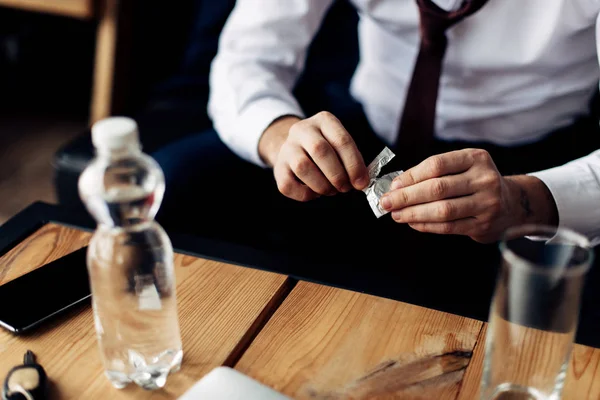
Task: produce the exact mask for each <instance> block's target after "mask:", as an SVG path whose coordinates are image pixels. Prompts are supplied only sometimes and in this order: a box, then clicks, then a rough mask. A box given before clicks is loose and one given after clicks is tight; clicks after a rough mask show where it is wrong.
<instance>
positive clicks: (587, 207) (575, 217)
mask: <svg viewBox="0 0 600 400" xmlns="http://www.w3.org/2000/svg"><path fill="white" fill-rule="evenodd" d="M530 175H532V176H535V177H537V178H539V179H541V180H542V182H544V183H545V184H546V186H547V187H548V189H549V190H550V192H551V193H552V196H553V197H554V201H555V202H556V207H557V209H558V218H559V225H560V226H564V227H567V228H571V229H573V230H575V231H577V232H579V233H582V234H583V235H585V236H587V237H588V238H589V239H590V240H591V241H592V243H593V244H594V245H596V244H599V243H600V150H597V151H595V152H593V153H592V154H590V155H588V156H586V157H583V158H580V159H577V160H575V161H571V162H570V163H568V164H565V165H562V166H560V167H556V168H552V169H548V170H545V171H540V172H536V173H533V174H530Z"/></svg>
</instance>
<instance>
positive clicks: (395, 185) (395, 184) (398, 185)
mask: <svg viewBox="0 0 600 400" xmlns="http://www.w3.org/2000/svg"><path fill="white" fill-rule="evenodd" d="M401 187H402V183H400V181H393V182H392V190H396V189H400V188H401Z"/></svg>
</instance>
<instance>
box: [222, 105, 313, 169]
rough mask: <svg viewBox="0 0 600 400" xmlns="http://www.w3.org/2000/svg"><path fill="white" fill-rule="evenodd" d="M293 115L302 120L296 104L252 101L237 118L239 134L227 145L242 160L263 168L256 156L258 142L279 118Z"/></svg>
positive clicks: (262, 162)
mask: <svg viewBox="0 0 600 400" xmlns="http://www.w3.org/2000/svg"><path fill="white" fill-rule="evenodd" d="M284 115H294V116H297V117H299V118H304V114H303V113H302V110H301V109H300V107H299V106H298V105H297V104H294V103H290V102H286V101H284V100H282V99H279V98H275V97H265V98H262V99H260V100H256V101H253V102H252V103H250V104H249V105H248V106H247V107H245V108H244V110H243V111H242V112H241V113H240V114H239V116H238V124H237V126H238V129H239V132H238V134H237V135H234V137H231V138H230V141H229V143H228V144H229V145H230V146H231V148H232V150H233V151H234V152H236V153H237V154H238V155H239V156H240V157H242V158H243V159H245V160H247V161H250V162H251V163H254V164H256V165H259V166H261V167H263V168H266V167H267V164H265V162H264V161H263V160H262V158H261V157H260V155H259V154H258V142H259V141H260V138H261V136H262V134H263V132H264V131H265V129H267V128H268V127H269V125H271V123H272V122H273V121H275V120H276V119H277V118H279V117H283V116H284Z"/></svg>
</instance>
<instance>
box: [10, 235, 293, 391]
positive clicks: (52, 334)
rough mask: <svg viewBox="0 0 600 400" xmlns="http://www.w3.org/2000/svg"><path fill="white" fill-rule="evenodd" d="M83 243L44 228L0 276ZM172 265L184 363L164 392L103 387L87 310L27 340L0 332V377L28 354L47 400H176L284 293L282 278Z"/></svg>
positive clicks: (199, 263)
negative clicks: (39, 369) (45, 384)
mask: <svg viewBox="0 0 600 400" xmlns="http://www.w3.org/2000/svg"><path fill="white" fill-rule="evenodd" d="M88 238H89V234H88V233H85V232H80V231H78V230H74V229H70V228H65V227H62V226H58V225H47V226H45V227H44V228H42V229H40V230H39V231H37V232H36V233H35V234H33V235H32V236H31V237H29V238H28V239H27V240H25V241H24V242H23V243H22V244H21V245H19V246H17V247H16V248H15V249H14V250H13V251H11V252H9V253H8V254H6V255H5V256H4V257H3V258H2V259H0V266H1V267H0V271H5V272H4V275H5V277H9V278H10V277H16V276H18V275H20V274H21V269H23V271H25V270H30V269H34V268H36V267H38V266H40V265H42V264H44V263H47V262H48V261H50V260H53V259H55V258H58V257H60V256H61V255H62V254H66V253H67V252H69V251H72V250H75V249H76V248H78V247H81V246H83V245H85V244H86V241H87V240H88ZM175 266H176V267H175V270H176V277H177V291H178V301H179V318H180V324H181V333H182V339H183V347H184V360H183V366H182V369H181V371H179V372H178V373H177V374H175V375H173V376H171V377H170V378H169V380H168V382H167V386H166V388H165V389H163V390H160V391H154V392H147V391H144V390H142V389H139V388H137V387H135V386H131V385H130V386H129V387H127V388H126V389H124V390H121V391H118V390H116V389H113V388H112V386H110V384H109V382H108V380H107V379H106V378H105V377H104V375H103V369H102V365H101V362H100V354H99V352H98V348H97V342H96V338H95V332H94V324H93V318H92V312H91V308H90V307H89V306H85V307H83V308H81V309H79V310H75V311H73V312H71V313H69V314H67V315H65V316H63V317H61V318H60V319H58V320H55V321H53V322H51V323H49V324H48V325H46V326H45V327H44V328H43V329H41V330H38V331H36V332H35V333H32V334H29V335H25V336H14V335H12V334H10V333H8V332H5V331H1V332H0V377H4V376H5V375H6V374H7V372H8V370H9V369H10V368H11V367H12V366H13V365H16V364H18V363H19V362H20V361H21V360H22V357H23V354H24V352H25V351H26V350H27V349H31V350H32V351H33V352H34V353H36V354H37V355H38V358H39V362H40V363H41V364H42V365H43V366H44V367H45V368H46V370H47V372H48V375H49V376H50V379H51V380H52V382H53V385H52V392H53V393H52V395H53V397H52V398H55V399H107V398H110V399H135V398H143V399H172V398H177V397H178V396H179V395H181V394H182V393H183V392H185V391H186V390H187V389H188V388H189V387H190V386H191V385H192V384H193V383H195V382H196V381H197V380H199V379H200V378H201V377H202V376H203V375H204V374H206V373H207V372H209V371H210V370H211V369H212V368H214V367H217V366H219V365H223V364H225V365H231V364H233V363H235V362H236V361H237V358H238V357H239V355H240V353H241V351H243V349H245V347H246V346H247V345H248V342H249V340H251V338H252V337H254V333H255V331H256V330H257V329H258V328H259V327H260V326H262V323H263V320H264V319H266V318H267V317H268V316H269V315H270V311H271V308H274V307H276V306H277V305H278V301H279V299H280V298H283V296H285V294H286V293H287V291H288V284H289V281H288V279H287V278H286V277H285V276H282V275H277V274H272V273H268V272H263V271H258V270H252V269H247V268H242V267H237V266H233V265H228V264H223V263H219V262H214V261H208V260H204V259H200V258H195V257H191V256H184V255H180V254H178V255H176V257H175ZM2 306H3V307H4V306H7V305H2ZM9 306H10V305H9Z"/></svg>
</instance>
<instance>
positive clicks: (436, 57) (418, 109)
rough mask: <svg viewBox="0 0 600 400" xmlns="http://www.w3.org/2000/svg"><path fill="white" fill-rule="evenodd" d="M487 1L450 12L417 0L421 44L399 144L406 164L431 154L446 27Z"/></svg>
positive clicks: (467, 2)
mask: <svg viewBox="0 0 600 400" xmlns="http://www.w3.org/2000/svg"><path fill="white" fill-rule="evenodd" d="M486 1H487V0H465V1H463V4H462V6H461V7H460V8H459V9H458V10H456V11H450V12H448V11H445V10H443V9H441V8H440V7H438V6H437V5H435V4H434V3H433V2H432V1H431V0H416V2H417V5H418V7H419V17H420V32H421V45H420V47H419V54H418V55H417V61H416V63H415V67H414V70H413V75H412V79H411V81H410V86H409V88H408V93H407V96H406V102H405V105H404V112H403V114H402V117H401V120H400V127H399V131H398V139H397V142H396V146H395V149H396V153H397V154H398V155H399V157H398V161H399V162H401V164H402V165H403V166H405V167H411V166H413V165H415V164H418V163H419V162H421V161H422V160H423V159H424V158H426V157H428V156H429V155H431V145H432V143H433V137H434V133H435V115H436V114H435V108H436V103H437V96H438V88H439V84H440V75H441V73H442V63H443V61H444V54H445V53H446V47H447V44H448V39H447V38H446V30H448V28H450V27H451V26H452V25H454V24H456V23H458V22H459V21H461V20H462V19H463V18H465V17H468V16H469V15H471V14H473V13H475V12H476V11H477V10H479V9H480V8H481V7H483V5H484V4H485V3H486Z"/></svg>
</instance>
